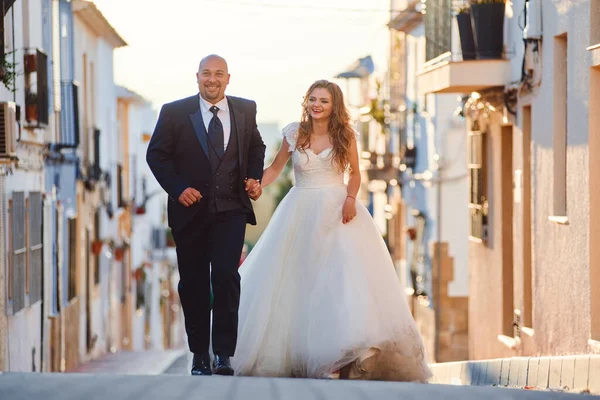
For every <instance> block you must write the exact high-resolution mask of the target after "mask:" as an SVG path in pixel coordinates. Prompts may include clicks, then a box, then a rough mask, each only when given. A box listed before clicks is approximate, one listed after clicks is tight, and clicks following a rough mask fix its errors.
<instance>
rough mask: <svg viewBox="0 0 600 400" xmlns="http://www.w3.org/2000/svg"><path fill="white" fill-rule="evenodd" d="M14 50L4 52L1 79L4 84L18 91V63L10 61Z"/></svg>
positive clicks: (0, 71)
mask: <svg viewBox="0 0 600 400" xmlns="http://www.w3.org/2000/svg"><path fill="white" fill-rule="evenodd" d="M14 52H15V51H14V50H13V51H11V52H8V53H5V54H4V57H3V58H2V63H1V65H0V80H2V84H3V85H4V86H5V87H6V88H7V89H8V90H10V91H11V92H12V93H15V92H16V91H17V86H16V82H15V81H16V78H17V75H19V74H18V73H17V64H18V63H16V62H11V61H9V57H10V56H11V55H12V54H14Z"/></svg>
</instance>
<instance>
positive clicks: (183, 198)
mask: <svg viewBox="0 0 600 400" xmlns="http://www.w3.org/2000/svg"><path fill="white" fill-rule="evenodd" d="M201 198H202V195H201V194H200V192H199V191H197V190H196V189H194V188H191V187H189V188H187V189H185V190H184V191H183V193H181V195H180V196H179V202H180V203H181V204H183V205H184V206H186V207H190V206H191V205H193V204H196V203H197V202H199V201H200V199H201Z"/></svg>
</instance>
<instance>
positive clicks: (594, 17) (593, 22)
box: [590, 0, 600, 46]
mask: <svg viewBox="0 0 600 400" xmlns="http://www.w3.org/2000/svg"><path fill="white" fill-rule="evenodd" d="M590 41H591V43H590V45H591V46H597V45H600V1H598V0H592V1H590Z"/></svg>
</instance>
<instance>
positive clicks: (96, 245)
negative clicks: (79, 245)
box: [92, 240, 104, 256]
mask: <svg viewBox="0 0 600 400" xmlns="http://www.w3.org/2000/svg"><path fill="white" fill-rule="evenodd" d="M103 245H104V243H102V241H101V240H94V241H93V242H92V253H93V254H94V255H95V256H97V255H99V254H100V252H101V251H102V246H103Z"/></svg>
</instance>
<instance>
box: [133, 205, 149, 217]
mask: <svg viewBox="0 0 600 400" xmlns="http://www.w3.org/2000/svg"><path fill="white" fill-rule="evenodd" d="M135 214H136V215H143V214H146V207H144V206H138V207H136V208H135Z"/></svg>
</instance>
